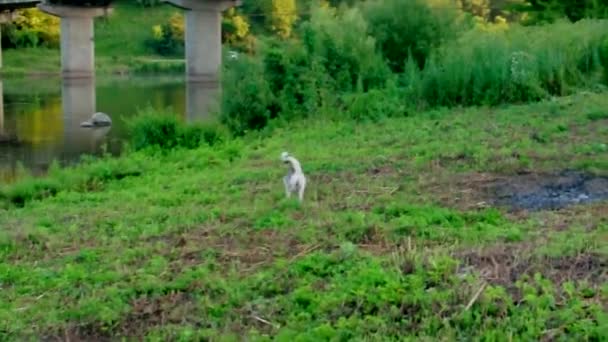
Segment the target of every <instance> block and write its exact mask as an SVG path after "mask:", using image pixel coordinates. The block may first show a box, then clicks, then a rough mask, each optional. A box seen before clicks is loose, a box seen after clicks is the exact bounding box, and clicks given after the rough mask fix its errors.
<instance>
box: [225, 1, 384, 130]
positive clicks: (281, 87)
mask: <svg viewBox="0 0 608 342" xmlns="http://www.w3.org/2000/svg"><path fill="white" fill-rule="evenodd" d="M301 35H302V41H297V40H291V41H284V40H279V39H268V40H265V41H263V43H264V44H263V46H262V48H261V49H260V54H259V55H258V56H254V57H248V58H247V57H244V58H243V60H240V61H236V62H234V63H231V64H230V65H229V67H228V68H227V70H226V74H225V78H224V91H223V99H224V100H223V107H222V119H223V122H224V123H226V124H227V126H228V127H229V128H230V129H231V130H232V131H233V132H235V133H236V134H242V133H244V132H245V131H247V130H252V129H253V130H258V129H261V128H263V127H265V126H266V125H267V124H268V123H269V122H270V121H271V120H273V119H276V118H281V119H292V118H303V117H307V116H309V115H311V114H312V113H315V112H317V111H318V109H319V108H328V107H329V106H335V105H336V104H337V103H338V101H339V98H340V97H341V96H342V95H344V94H348V93H350V92H352V91H354V90H356V89H358V87H359V90H360V91H362V92H365V91H367V90H369V89H374V88H379V87H383V86H384V84H385V83H386V80H387V79H388V78H390V69H389V68H388V66H387V65H386V63H385V62H384V60H383V59H382V56H381V55H380V54H379V53H378V52H377V51H376V48H375V41H374V39H373V38H372V37H370V36H369V35H368V34H367V24H366V23H365V20H364V19H363V17H362V15H361V13H360V11H359V10H358V9H357V8H350V9H343V10H336V9H331V8H329V9H328V8H319V9H316V10H314V11H313V13H312V16H311V20H310V22H308V23H305V24H303V25H302V27H301Z"/></svg>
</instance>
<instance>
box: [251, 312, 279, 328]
mask: <svg viewBox="0 0 608 342" xmlns="http://www.w3.org/2000/svg"><path fill="white" fill-rule="evenodd" d="M251 317H253V319H255V320H256V321H258V322H262V323H264V324H267V325H270V326H271V327H273V328H274V324H272V323H271V322H269V321H267V320H265V319H263V318H261V317H258V316H256V315H252V316H251Z"/></svg>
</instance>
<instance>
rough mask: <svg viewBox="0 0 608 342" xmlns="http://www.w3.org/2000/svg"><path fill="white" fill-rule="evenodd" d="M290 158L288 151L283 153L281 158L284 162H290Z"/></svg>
mask: <svg viewBox="0 0 608 342" xmlns="http://www.w3.org/2000/svg"><path fill="white" fill-rule="evenodd" d="M288 158H289V153H287V152H283V153H281V160H282V161H283V163H288V162H289V160H288Z"/></svg>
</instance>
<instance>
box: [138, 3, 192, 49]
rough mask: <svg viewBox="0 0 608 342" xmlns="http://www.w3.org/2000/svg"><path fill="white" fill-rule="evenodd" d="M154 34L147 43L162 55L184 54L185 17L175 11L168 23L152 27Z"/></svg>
mask: <svg viewBox="0 0 608 342" xmlns="http://www.w3.org/2000/svg"><path fill="white" fill-rule="evenodd" d="M152 33H153V36H152V38H151V39H149V40H148V41H147V42H146V44H147V45H148V46H149V47H150V48H151V49H152V50H153V51H154V52H156V53H158V54H160V55H162V56H172V55H183V54H184V18H183V15H182V14H181V13H177V12H176V13H174V14H173V15H172V16H171V17H170V18H169V20H168V21H167V22H166V23H163V24H161V25H156V26H154V27H153V28H152Z"/></svg>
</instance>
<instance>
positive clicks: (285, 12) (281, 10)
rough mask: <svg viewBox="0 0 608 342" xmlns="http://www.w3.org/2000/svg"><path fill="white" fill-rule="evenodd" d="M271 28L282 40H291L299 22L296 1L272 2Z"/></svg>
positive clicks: (279, 0) (274, 0)
mask: <svg viewBox="0 0 608 342" xmlns="http://www.w3.org/2000/svg"><path fill="white" fill-rule="evenodd" d="M269 12H270V16H269V17H268V19H269V21H270V27H271V29H272V31H273V32H274V33H276V34H277V35H278V36H279V37H281V38H289V37H290V36H291V32H292V30H293V25H294V24H295V22H296V20H298V13H297V6H296V0H271V1H270V11H269Z"/></svg>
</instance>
